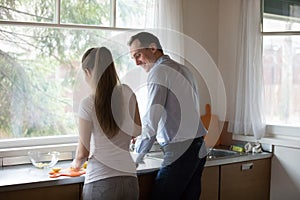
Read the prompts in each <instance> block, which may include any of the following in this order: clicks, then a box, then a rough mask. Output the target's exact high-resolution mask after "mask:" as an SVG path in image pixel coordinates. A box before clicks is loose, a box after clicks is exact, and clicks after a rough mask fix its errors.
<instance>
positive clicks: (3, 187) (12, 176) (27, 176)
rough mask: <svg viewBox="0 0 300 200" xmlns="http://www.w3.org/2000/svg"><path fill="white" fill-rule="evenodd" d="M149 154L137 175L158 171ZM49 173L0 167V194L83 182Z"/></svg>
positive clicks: (267, 155) (235, 159) (238, 158)
mask: <svg viewBox="0 0 300 200" xmlns="http://www.w3.org/2000/svg"><path fill="white" fill-rule="evenodd" d="M151 154H153V153H149V155H150V156H146V157H145V159H144V163H143V164H140V165H139V166H138V168H137V173H138V175H142V174H147V173H150V172H155V171H157V170H158V169H159V167H160V165H161V162H162V159H159V158H155V157H151ZM154 154H162V152H154ZM271 156H272V154H271V153H266V152H264V153H257V154H243V155H240V156H235V157H228V158H217V159H208V160H207V162H206V165H205V166H206V167H209V166H215V165H225V164H231V163H235V162H244V161H249V160H257V159H264V158H270V157H271ZM70 163H71V161H60V162H58V163H57V164H56V166H57V167H62V168H68V167H69V166H70ZM49 171H50V169H38V168H35V167H34V166H33V165H31V164H28V165H16V166H9V167H2V168H0V192H4V191H13V190H21V189H29V188H38V187H48V186H55V185H66V184H74V183H83V182H84V175H83V176H80V177H59V178H49V174H48V172H49Z"/></svg>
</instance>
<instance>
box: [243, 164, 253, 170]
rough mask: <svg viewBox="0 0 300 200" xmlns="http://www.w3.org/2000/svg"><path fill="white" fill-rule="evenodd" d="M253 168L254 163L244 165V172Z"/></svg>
mask: <svg viewBox="0 0 300 200" xmlns="http://www.w3.org/2000/svg"><path fill="white" fill-rule="evenodd" d="M252 168H253V163H245V164H242V171H246V170H250V169H252Z"/></svg>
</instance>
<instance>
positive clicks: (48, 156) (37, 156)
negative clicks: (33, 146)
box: [28, 151, 60, 169]
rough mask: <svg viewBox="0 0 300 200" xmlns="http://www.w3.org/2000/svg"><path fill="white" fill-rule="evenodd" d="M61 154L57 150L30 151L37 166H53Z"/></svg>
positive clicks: (29, 154)
mask: <svg viewBox="0 0 300 200" xmlns="http://www.w3.org/2000/svg"><path fill="white" fill-rule="evenodd" d="M59 155H60V153H59V152H57V151H52V152H39V151H30V152H28V156H29V159H30V161H31V163H32V164H33V165H34V166H35V167H37V168H40V169H42V168H51V167H53V166H54V165H55V164H56V163H57V162H58V156H59Z"/></svg>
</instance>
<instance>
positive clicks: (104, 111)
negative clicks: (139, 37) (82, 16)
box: [72, 47, 141, 200]
mask: <svg viewBox="0 0 300 200" xmlns="http://www.w3.org/2000/svg"><path fill="white" fill-rule="evenodd" d="M82 69H83V71H84V73H85V80H86V82H87V83H88V84H89V86H90V87H91V89H92V90H91V91H92V92H91V94H90V95H89V96H88V97H86V98H84V99H83V100H82V101H81V103H80V106H79V111H78V118H79V136H80V137H79V138H80V139H79V142H78V146H77V151H76V156H75V159H74V160H73V163H72V167H73V168H75V169H80V167H81V166H82V164H83V163H84V162H85V161H86V160H87V159H88V165H87V171H86V175H85V182H84V188H83V199H84V200H89V199H106V200H107V199H130V200H132V199H138V196H139V195H138V194H139V188H138V181H137V175H136V166H135V163H134V162H133V160H132V158H131V155H130V152H129V145H130V140H131V138H132V137H136V136H137V135H139V134H140V132H141V130H140V126H141V122H140V115H139V109H138V105H137V101H136V96H135V94H134V93H133V91H132V90H131V89H130V88H129V87H128V86H127V85H124V84H120V81H119V78H118V75H117V72H116V69H115V65H114V62H113V58H112V54H111V52H110V51H109V50H108V49H107V48H106V47H101V48H91V49H89V50H87V51H86V52H85V53H84V55H83V57H82Z"/></svg>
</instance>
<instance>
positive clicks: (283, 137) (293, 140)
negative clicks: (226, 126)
mask: <svg viewBox="0 0 300 200" xmlns="http://www.w3.org/2000/svg"><path fill="white" fill-rule="evenodd" d="M260 13H261V22H260V29H261V30H260V31H261V35H262V37H264V36H270V35H272V36H273V35H274V36H287V35H289V36H293V35H300V31H268V32H264V31H263V17H264V0H261V12H260ZM262 41H263V40H262ZM261 47H262V48H263V43H262V44H261ZM232 139H233V140H239V141H245V142H257V141H258V140H257V139H256V138H255V137H254V136H243V135H233V136H232ZM259 142H261V143H265V144H271V145H280V146H287V147H294V148H300V126H299V127H297V126H288V125H277V124H266V135H265V136H264V137H263V138H262V139H260V140H259Z"/></svg>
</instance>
